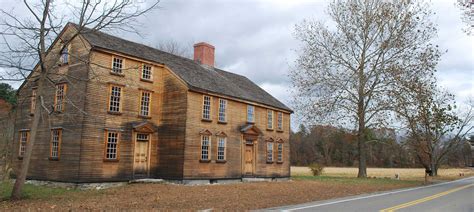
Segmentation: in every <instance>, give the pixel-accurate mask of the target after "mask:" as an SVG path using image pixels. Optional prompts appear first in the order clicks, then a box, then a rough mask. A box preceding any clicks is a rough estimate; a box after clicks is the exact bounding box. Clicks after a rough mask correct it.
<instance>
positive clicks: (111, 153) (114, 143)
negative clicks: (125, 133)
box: [105, 131, 120, 160]
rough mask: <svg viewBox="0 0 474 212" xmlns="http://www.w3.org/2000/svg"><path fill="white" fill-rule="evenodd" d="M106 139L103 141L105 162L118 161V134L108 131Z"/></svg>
mask: <svg viewBox="0 0 474 212" xmlns="http://www.w3.org/2000/svg"><path fill="white" fill-rule="evenodd" d="M106 134H107V138H106V140H105V142H106V143H105V159H106V160H117V159H118V142H119V136H120V134H119V133H118V132H113V131H108V132H107V133H106Z"/></svg>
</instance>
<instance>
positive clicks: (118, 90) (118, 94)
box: [109, 85, 122, 113]
mask: <svg viewBox="0 0 474 212" xmlns="http://www.w3.org/2000/svg"><path fill="white" fill-rule="evenodd" d="M121 98H122V87H121V86H116V85H112V86H111V87H110V101H109V111H110V112H115V113H119V112H120V111H121V105H120V100H121Z"/></svg>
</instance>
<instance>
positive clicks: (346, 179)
mask: <svg viewBox="0 0 474 212" xmlns="http://www.w3.org/2000/svg"><path fill="white" fill-rule="evenodd" d="M292 179H293V180H317V181H321V182H334V183H341V184H371V185H388V184H393V185H413V186H415V185H421V184H422V182H420V181H415V180H395V179H388V178H375V179H374V178H354V177H334V176H293V177H292Z"/></svg>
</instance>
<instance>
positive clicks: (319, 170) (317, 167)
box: [309, 163, 324, 176]
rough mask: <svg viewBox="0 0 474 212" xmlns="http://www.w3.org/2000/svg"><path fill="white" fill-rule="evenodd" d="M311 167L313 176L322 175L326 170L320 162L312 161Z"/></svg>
mask: <svg viewBox="0 0 474 212" xmlns="http://www.w3.org/2000/svg"><path fill="white" fill-rule="evenodd" d="M309 169H310V170H311V173H313V176H320V175H321V174H323V172H324V166H323V165H321V164H318V163H312V164H310V165H309Z"/></svg>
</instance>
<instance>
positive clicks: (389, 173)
mask: <svg viewBox="0 0 474 212" xmlns="http://www.w3.org/2000/svg"><path fill="white" fill-rule="evenodd" d="M357 171H358V169H357V168H356V167H326V168H324V172H323V176H331V177H356V176H357ZM397 173H398V174H399V175H400V179H401V180H424V177H425V170H424V169H423V168H368V169H367V175H368V176H369V177H376V178H386V177H388V178H394V177H395V174H397ZM459 173H464V176H465V177H467V176H474V169H472V168H471V169H470V168H464V169H462V168H449V169H439V170H438V175H439V176H438V177H436V179H439V180H454V179H458V178H460V176H459ZM291 175H292V176H310V175H311V172H310V170H309V168H307V167H296V166H292V167H291Z"/></svg>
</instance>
